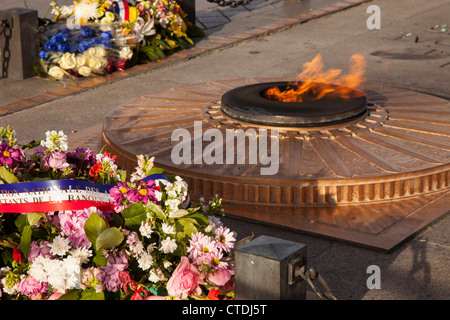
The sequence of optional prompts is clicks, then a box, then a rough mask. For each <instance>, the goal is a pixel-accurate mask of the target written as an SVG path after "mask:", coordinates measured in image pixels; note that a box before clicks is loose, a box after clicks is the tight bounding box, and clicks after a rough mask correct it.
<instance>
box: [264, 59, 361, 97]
mask: <svg viewBox="0 0 450 320" xmlns="http://www.w3.org/2000/svg"><path fill="white" fill-rule="evenodd" d="M365 65H366V62H365V60H364V57H363V56H361V55H359V54H354V55H352V57H351V59H350V73H349V74H347V75H341V72H342V70H340V69H330V70H327V71H326V72H324V71H322V69H323V62H322V56H321V55H320V54H318V55H317V56H316V57H315V58H314V59H313V60H312V61H310V62H307V63H305V64H304V65H303V68H304V70H303V72H302V73H301V74H299V75H298V76H297V77H296V79H297V80H298V81H300V84H299V82H294V83H289V85H288V87H287V88H286V90H285V91H281V90H280V89H279V88H278V87H274V88H270V89H268V90H267V91H266V92H265V93H264V97H265V98H267V99H271V100H276V101H283V102H302V101H311V100H318V99H321V98H323V97H325V96H333V97H340V98H345V99H349V98H352V97H355V94H356V93H357V92H355V90H353V89H356V88H357V87H358V86H359V85H360V84H361V83H363V82H364V81H365V80H366V79H365V78H364V71H365ZM330 84H334V85H338V86H330Z"/></svg>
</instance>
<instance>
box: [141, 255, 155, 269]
mask: <svg viewBox="0 0 450 320" xmlns="http://www.w3.org/2000/svg"><path fill="white" fill-rule="evenodd" d="M137 262H138V263H139V268H141V269H142V270H148V269H150V267H151V266H152V265H153V256H152V255H151V254H149V253H148V252H144V253H143V254H142V255H141V256H140V257H139V258H138V259H137Z"/></svg>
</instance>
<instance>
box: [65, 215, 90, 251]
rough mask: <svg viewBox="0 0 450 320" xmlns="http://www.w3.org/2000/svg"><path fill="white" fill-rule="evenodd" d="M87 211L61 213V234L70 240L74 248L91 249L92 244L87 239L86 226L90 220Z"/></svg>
mask: <svg viewBox="0 0 450 320" xmlns="http://www.w3.org/2000/svg"><path fill="white" fill-rule="evenodd" d="M89 216H90V213H88V212H87V210H76V211H75V210H74V211H61V212H60V213H59V223H60V226H61V227H60V230H61V233H62V234H63V235H65V236H67V237H68V238H69V239H70V243H71V245H72V248H74V249H75V248H78V247H86V248H90V247H91V246H92V244H91V243H90V242H89V240H88V239H87V237H86V232H85V231H84V224H85V223H86V220H87V219H88V218H89Z"/></svg>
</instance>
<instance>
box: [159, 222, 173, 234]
mask: <svg viewBox="0 0 450 320" xmlns="http://www.w3.org/2000/svg"><path fill="white" fill-rule="evenodd" d="M161 227H162V231H163V232H164V233H165V234H175V229H174V228H173V226H171V225H170V224H167V223H165V222H163V223H162V226H161Z"/></svg>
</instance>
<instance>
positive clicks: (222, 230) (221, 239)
mask: <svg viewBox="0 0 450 320" xmlns="http://www.w3.org/2000/svg"><path fill="white" fill-rule="evenodd" d="M235 241H236V238H235V236H234V233H233V232H232V231H231V230H230V229H229V228H226V227H218V228H216V245H217V247H219V248H220V249H222V250H225V251H226V252H229V251H230V250H231V249H232V248H233V247H234V242H235Z"/></svg>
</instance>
